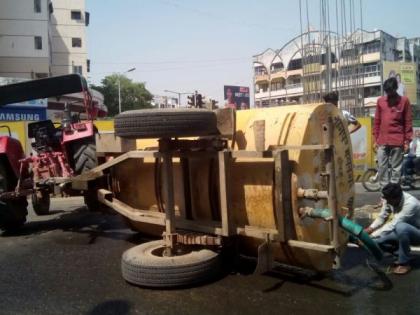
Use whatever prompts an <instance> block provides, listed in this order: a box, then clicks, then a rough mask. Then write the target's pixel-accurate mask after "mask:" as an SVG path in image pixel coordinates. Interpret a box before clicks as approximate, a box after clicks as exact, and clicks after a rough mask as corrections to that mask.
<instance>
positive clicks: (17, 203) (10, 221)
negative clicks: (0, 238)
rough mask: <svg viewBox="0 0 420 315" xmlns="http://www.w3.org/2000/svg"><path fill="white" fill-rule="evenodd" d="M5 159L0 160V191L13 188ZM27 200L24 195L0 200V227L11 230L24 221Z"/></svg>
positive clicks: (11, 174) (12, 174) (11, 173)
mask: <svg viewBox="0 0 420 315" xmlns="http://www.w3.org/2000/svg"><path fill="white" fill-rule="evenodd" d="M7 163H8V162H7V161H5V160H0V193H2V192H6V191H11V190H13V188H14V184H15V183H13V176H14V173H13V172H12V171H11V170H10V169H9V168H8V165H7ZM27 206H28V202H27V201H26V198H25V197H23V198H22V197H21V198H18V199H10V200H3V201H0V229H1V230H3V231H7V232H13V231H15V230H17V229H19V228H20V227H21V226H22V225H23V224H24V223H25V222H26V215H27V214H28V210H27Z"/></svg>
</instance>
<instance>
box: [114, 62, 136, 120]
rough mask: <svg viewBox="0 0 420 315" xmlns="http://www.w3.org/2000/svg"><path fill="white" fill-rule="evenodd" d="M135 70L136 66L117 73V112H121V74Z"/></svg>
mask: <svg viewBox="0 0 420 315" xmlns="http://www.w3.org/2000/svg"><path fill="white" fill-rule="evenodd" d="M134 70H136V68H131V69H128V70H127V71H124V72H122V73H118V113H119V114H121V76H122V75H123V74H126V73H128V72H132V71H134Z"/></svg>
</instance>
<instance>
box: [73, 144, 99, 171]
mask: <svg viewBox="0 0 420 315" xmlns="http://www.w3.org/2000/svg"><path fill="white" fill-rule="evenodd" d="M73 163H74V172H75V174H76V175H79V174H82V173H84V172H87V171H89V170H91V169H93V168H95V167H96V166H97V165H98V159H97V158H96V144H95V139H94V138H88V139H85V140H82V141H77V142H75V143H74V144H73Z"/></svg>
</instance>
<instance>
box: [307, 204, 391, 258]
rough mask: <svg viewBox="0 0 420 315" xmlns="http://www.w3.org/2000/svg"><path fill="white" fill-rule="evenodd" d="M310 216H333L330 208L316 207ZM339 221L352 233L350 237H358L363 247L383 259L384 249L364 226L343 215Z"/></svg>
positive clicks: (325, 217)
mask: <svg viewBox="0 0 420 315" xmlns="http://www.w3.org/2000/svg"><path fill="white" fill-rule="evenodd" d="M307 215H308V216H310V217H312V218H321V219H329V218H331V217H332V214H331V211H330V209H320V208H315V209H311V211H310V212H308V213H307ZM338 222H339V225H340V227H341V228H342V229H343V230H345V231H346V232H347V233H349V234H350V239H351V240H354V238H356V239H357V240H359V241H360V242H361V243H362V245H363V248H365V249H366V250H367V251H368V252H370V253H371V254H372V255H373V257H375V258H376V259H377V260H381V259H382V257H383V253H382V250H381V249H380V248H379V246H378V244H376V242H375V241H374V240H373V239H372V238H371V237H370V236H369V234H367V233H366V232H365V231H364V230H363V227H362V226H361V225H359V224H357V223H355V222H353V221H351V220H349V219H347V218H345V217H343V216H341V215H339V216H338Z"/></svg>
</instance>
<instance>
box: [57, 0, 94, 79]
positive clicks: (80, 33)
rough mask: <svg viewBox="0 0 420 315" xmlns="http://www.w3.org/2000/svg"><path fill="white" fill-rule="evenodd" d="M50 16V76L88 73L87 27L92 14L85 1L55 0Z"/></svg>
mask: <svg viewBox="0 0 420 315" xmlns="http://www.w3.org/2000/svg"><path fill="white" fill-rule="evenodd" d="M52 4H53V9H54V12H53V14H52V15H51V28H50V30H51V44H52V45H51V57H52V59H51V72H52V74H53V75H61V74H68V73H79V74H81V75H85V76H86V74H87V73H88V71H89V59H88V58H87V42H86V27H87V26H88V25H89V16H90V15H89V13H88V12H86V11H85V0H72V1H69V0H52Z"/></svg>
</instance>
